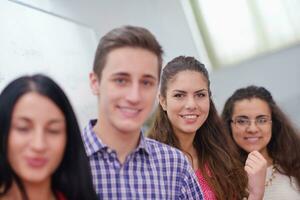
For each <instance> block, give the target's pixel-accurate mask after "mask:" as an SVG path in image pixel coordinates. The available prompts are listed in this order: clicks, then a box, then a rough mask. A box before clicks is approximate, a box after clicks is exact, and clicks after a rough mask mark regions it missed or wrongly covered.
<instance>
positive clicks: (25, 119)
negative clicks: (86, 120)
mask: <svg viewBox="0 0 300 200" xmlns="http://www.w3.org/2000/svg"><path fill="white" fill-rule="evenodd" d="M16 120H23V121H26V122H31V121H32V120H30V118H28V117H24V116H19V117H18V116H17V117H16ZM64 121H65V120H64V119H63V118H57V119H51V120H50V121H49V122H48V123H49V124H53V123H62V122H64Z"/></svg>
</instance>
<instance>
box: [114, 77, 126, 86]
mask: <svg viewBox="0 0 300 200" xmlns="http://www.w3.org/2000/svg"><path fill="white" fill-rule="evenodd" d="M114 82H115V83H116V84H118V85H124V84H126V83H127V80H126V79H125V78H115V79H114Z"/></svg>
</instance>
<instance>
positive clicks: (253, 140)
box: [244, 136, 261, 143]
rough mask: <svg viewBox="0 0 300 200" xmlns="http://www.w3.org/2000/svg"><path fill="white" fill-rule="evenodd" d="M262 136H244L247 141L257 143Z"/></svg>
mask: <svg viewBox="0 0 300 200" xmlns="http://www.w3.org/2000/svg"><path fill="white" fill-rule="evenodd" d="M260 138H261V137H254V136H253V137H244V139H245V140H246V141H247V142H250V143H256V142H258V141H259V140H260Z"/></svg>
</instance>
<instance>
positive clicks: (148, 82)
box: [142, 80, 154, 87]
mask: <svg viewBox="0 0 300 200" xmlns="http://www.w3.org/2000/svg"><path fill="white" fill-rule="evenodd" d="M142 84H143V85H144V86H146V87H150V86H152V85H154V83H153V81H149V80H142Z"/></svg>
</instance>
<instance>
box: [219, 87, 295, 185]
mask: <svg viewBox="0 0 300 200" xmlns="http://www.w3.org/2000/svg"><path fill="white" fill-rule="evenodd" d="M245 99H248V100H250V99H260V100H262V101H264V102H265V103H266V104H267V105H268V107H269V108H270V111H271V117H272V136H271V140H270V142H269V144H268V145H267V151H268V154H269V156H270V157H271V158H272V159H273V162H275V163H276V164H278V165H279V166H280V169H278V170H279V171H281V172H282V173H284V174H286V175H288V176H293V177H295V178H296V180H297V182H298V185H300V167H299V166H300V136H299V135H298V134H299V132H297V130H296V128H295V127H293V125H292V123H291V121H290V120H289V119H288V117H287V116H286V115H285V114H284V112H283V111H282V110H281V109H280V107H279V106H278V105H277V104H276V102H275V100H274V98H273V97H272V95H271V92H270V91H268V90H267V89H266V88H264V87H260V86H255V85H250V86H247V87H244V88H239V89H237V90H236V91H235V92H234V93H233V94H232V95H231V96H230V97H229V98H228V99H227V101H226V102H225V105H224V108H223V112H222V118H223V121H224V122H225V126H226V128H227V130H229V132H230V135H231V138H232V139H233V137H232V129H231V120H232V115H233V111H234V107H235V103H236V102H238V101H242V100H245ZM240 154H241V159H243V160H244V161H245V160H246V158H247V154H248V153H247V152H245V151H244V150H243V149H242V148H240ZM281 169H282V170H281Z"/></svg>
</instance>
